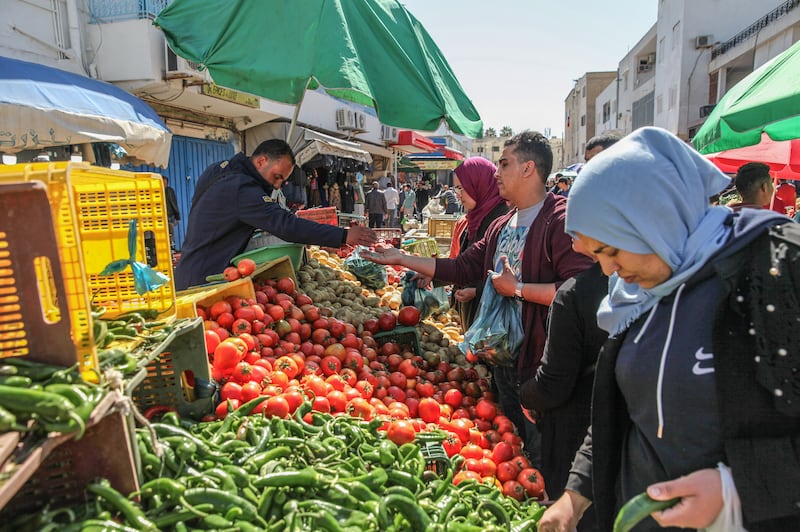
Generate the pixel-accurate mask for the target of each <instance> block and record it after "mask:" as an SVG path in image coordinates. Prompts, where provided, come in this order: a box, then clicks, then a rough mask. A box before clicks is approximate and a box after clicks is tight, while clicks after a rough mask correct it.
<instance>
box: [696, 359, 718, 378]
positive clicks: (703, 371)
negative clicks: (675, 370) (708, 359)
mask: <svg viewBox="0 0 800 532" xmlns="http://www.w3.org/2000/svg"><path fill="white" fill-rule="evenodd" d="M692 373H694V374H695V375H697V376H700V375H708V374H709V373H714V368H703V367H700V362H695V363H694V366H692Z"/></svg>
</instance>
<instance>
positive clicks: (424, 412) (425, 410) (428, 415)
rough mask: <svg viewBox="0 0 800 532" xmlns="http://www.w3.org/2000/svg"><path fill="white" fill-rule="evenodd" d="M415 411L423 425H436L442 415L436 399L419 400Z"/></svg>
mask: <svg viewBox="0 0 800 532" xmlns="http://www.w3.org/2000/svg"><path fill="white" fill-rule="evenodd" d="M417 411H418V414H419V417H420V418H422V421H424V422H425V423H436V422H437V421H439V417H440V416H441V414H442V408H441V406H440V405H439V403H438V402H437V401H436V399H432V398H430V397H424V398H423V399H422V400H420V402H419V407H418V409H417Z"/></svg>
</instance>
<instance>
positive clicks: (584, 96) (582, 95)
mask: <svg viewBox="0 0 800 532" xmlns="http://www.w3.org/2000/svg"><path fill="white" fill-rule="evenodd" d="M581 98H586V85H584V86H583V87H581Z"/></svg>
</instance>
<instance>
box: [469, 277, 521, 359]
mask: <svg viewBox="0 0 800 532" xmlns="http://www.w3.org/2000/svg"><path fill="white" fill-rule="evenodd" d="M524 337H525V331H524V330H523V329H522V309H521V308H520V304H519V302H518V301H517V300H516V299H514V298H512V297H503V296H501V295H500V294H498V293H497V291H496V290H495V289H494V285H493V284H492V276H491V275H489V276H488V277H487V278H486V283H485V284H484V286H483V295H482V296H481V303H480V306H479V307H478V315H477V318H476V319H475V321H474V322H473V323H472V325H471V326H470V328H469V329H468V330H467V332H466V333H464V341H463V342H462V343H461V344H459V348H460V349H461V351H462V352H463V353H464V354H466V353H467V352H470V351H471V352H472V354H474V355H475V356H477V357H479V358H480V359H482V360H485V361H486V362H488V363H490V364H494V365H498V366H513V365H515V364H516V362H517V359H518V357H519V350H520V347H521V346H522V340H523V338H524Z"/></svg>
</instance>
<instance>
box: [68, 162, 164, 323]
mask: <svg viewBox="0 0 800 532" xmlns="http://www.w3.org/2000/svg"><path fill="white" fill-rule="evenodd" d="M69 170H70V171H69V182H70V188H71V192H72V200H73V204H74V206H75V215H76V227H77V230H78V234H79V236H80V242H81V250H82V253H83V261H84V268H85V270H86V276H87V281H88V289H89V297H90V300H91V301H92V302H93V303H94V304H95V305H100V306H103V307H105V308H106V311H107V312H106V315H107V316H108V317H113V316H115V315H118V314H123V313H125V312H130V311H135V310H141V309H154V310H158V311H159V312H162V313H169V314H168V316H167V317H169V316H172V315H174V313H175V311H174V306H175V288H174V285H173V280H172V277H173V273H172V249H171V247H170V241H169V224H168V222H167V211H166V207H165V203H164V187H163V183H162V180H161V176H159V175H158V174H151V173H136V172H124V171H121V170H110V169H108V168H101V167H96V166H90V165H88V164H81V165H75V166H71V167H70V169H69ZM132 219H135V220H137V222H138V226H137V229H138V241H137V246H136V257H135V260H136V261H138V262H141V263H144V264H147V265H149V266H150V267H151V268H153V269H154V270H157V271H159V272H161V273H163V274H164V275H166V276H167V277H169V281H168V282H167V283H166V284H165V285H164V286H162V287H161V288H158V289H157V290H154V291H152V292H147V293H145V294H142V295H139V294H138V293H137V292H136V289H135V285H134V278H133V273H132V272H131V270H130V268H127V269H125V270H124V271H122V272H120V273H115V274H114V275H108V276H101V275H100V272H101V271H103V269H104V268H105V267H106V265H107V264H108V263H110V262H113V261H115V260H119V259H128V258H129V253H128V224H129V222H130V220H132ZM162 317H163V316H162Z"/></svg>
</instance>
